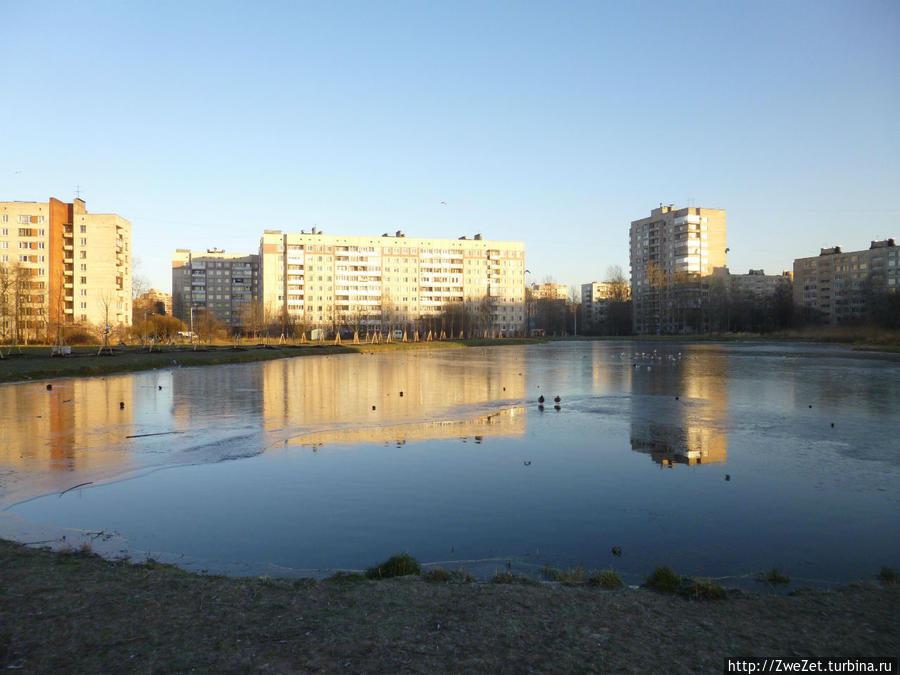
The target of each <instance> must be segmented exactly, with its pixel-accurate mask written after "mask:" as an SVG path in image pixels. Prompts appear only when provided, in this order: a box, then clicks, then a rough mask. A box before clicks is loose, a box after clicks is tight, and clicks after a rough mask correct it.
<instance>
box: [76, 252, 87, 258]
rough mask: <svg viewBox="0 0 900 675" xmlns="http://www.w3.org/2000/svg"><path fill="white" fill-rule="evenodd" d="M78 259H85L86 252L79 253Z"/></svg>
mask: <svg viewBox="0 0 900 675" xmlns="http://www.w3.org/2000/svg"><path fill="white" fill-rule="evenodd" d="M78 257H79V258H81V259H82V260H84V259H85V258H87V251H80V252H79V256H78Z"/></svg>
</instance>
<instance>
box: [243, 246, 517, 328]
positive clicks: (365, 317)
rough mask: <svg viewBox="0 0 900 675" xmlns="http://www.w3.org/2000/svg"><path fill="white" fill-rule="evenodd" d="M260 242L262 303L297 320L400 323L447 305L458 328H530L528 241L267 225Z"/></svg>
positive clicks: (312, 323)
mask: <svg viewBox="0 0 900 675" xmlns="http://www.w3.org/2000/svg"><path fill="white" fill-rule="evenodd" d="M259 251H260V255H259V257H260V299H261V303H262V306H263V308H264V311H265V313H266V314H267V315H270V316H281V317H285V320H289V321H290V322H291V323H292V324H295V325H296V324H303V325H304V326H311V327H316V326H320V327H331V328H336V327H340V326H353V327H356V328H359V327H362V326H367V327H368V326H371V327H378V328H381V329H390V328H394V329H401V328H406V327H409V328H412V327H414V326H415V325H416V323H417V322H418V321H419V320H420V319H429V318H435V317H439V316H447V315H448V313H449V314H452V315H453V316H459V322H454V325H453V327H452V328H451V327H449V326H448V327H447V328H448V330H452V332H453V333H454V334H456V333H458V331H459V330H468V331H469V332H472V331H474V330H476V329H478V330H481V329H483V330H486V331H488V330H490V331H506V332H512V331H515V332H518V331H521V330H523V329H524V323H525V245H524V244H523V243H522V242H508V241H507V242H504V241H488V240H485V239H482V237H481V235H478V234H476V235H475V236H474V237H473V238H471V239H470V238H468V237H460V238H459V239H436V238H413V237H406V236H405V235H404V234H403V233H402V232H399V231H398V232H397V233H396V234H394V235H388V234H384V235H382V236H380V237H365V236H349V235H326V234H323V233H322V232H317V231H316V230H315V229H313V232H311V233H306V232H301V233H300V234H285V233H282V232H281V231H280V230H266V231H265V232H264V233H263V236H262V239H261V241H260V248H259Z"/></svg>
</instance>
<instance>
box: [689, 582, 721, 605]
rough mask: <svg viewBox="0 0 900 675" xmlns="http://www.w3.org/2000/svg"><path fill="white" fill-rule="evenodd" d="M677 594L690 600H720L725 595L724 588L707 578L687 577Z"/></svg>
mask: <svg viewBox="0 0 900 675" xmlns="http://www.w3.org/2000/svg"><path fill="white" fill-rule="evenodd" d="M678 594H679V595H683V596H684V597H686V598H690V599H691V600H721V599H723V598H724V597H725V589H724V588H722V587H721V586H720V585H719V584H717V583H716V582H715V581H710V580H709V579H689V580H688V581H687V583H685V584H684V585H683V586H682V587H681V588H680V589H679V590H678Z"/></svg>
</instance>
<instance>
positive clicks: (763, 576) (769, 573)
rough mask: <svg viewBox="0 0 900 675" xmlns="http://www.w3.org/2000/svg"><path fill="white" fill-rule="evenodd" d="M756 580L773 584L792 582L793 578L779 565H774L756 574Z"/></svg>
mask: <svg viewBox="0 0 900 675" xmlns="http://www.w3.org/2000/svg"><path fill="white" fill-rule="evenodd" d="M756 580H757V581H758V582H760V583H764V584H771V585H773V586H775V585H777V584H789V583H791V578H790V577H789V576H788V575H787V574H785V573H784V572H782V571H781V570H780V569H778V568H777V567H773V568H772V569H770V570H766V571H765V572H760V573H759V574H757V575H756Z"/></svg>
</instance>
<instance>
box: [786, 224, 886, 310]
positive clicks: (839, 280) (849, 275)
mask: <svg viewBox="0 0 900 675" xmlns="http://www.w3.org/2000/svg"><path fill="white" fill-rule="evenodd" d="M898 289H900V248H898V247H897V245H896V244H895V241H894V239H884V240H881V241H873V242H872V243H871V245H870V246H869V248H868V249H867V250H862V251H846V252H845V251H842V250H841V247H840V246H833V247H831V248H823V249H821V252H820V253H819V255H817V256H814V257H809V258H797V259H796V260H794V305H795V306H797V307H804V308H806V309H808V310H812V311H814V312H817V313H820V315H821V316H822V317H823V318H825V319H826V320H827V321H828V322H829V323H832V324H837V323H843V322H847V321H854V320H857V319H861V318H864V317H866V315H867V313H868V312H869V309H870V308H869V307H868V300H869V298H870V297H871V296H872V295H873V294H877V293H897V292H898Z"/></svg>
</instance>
